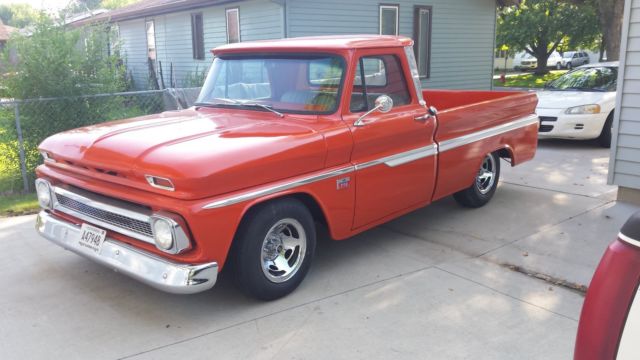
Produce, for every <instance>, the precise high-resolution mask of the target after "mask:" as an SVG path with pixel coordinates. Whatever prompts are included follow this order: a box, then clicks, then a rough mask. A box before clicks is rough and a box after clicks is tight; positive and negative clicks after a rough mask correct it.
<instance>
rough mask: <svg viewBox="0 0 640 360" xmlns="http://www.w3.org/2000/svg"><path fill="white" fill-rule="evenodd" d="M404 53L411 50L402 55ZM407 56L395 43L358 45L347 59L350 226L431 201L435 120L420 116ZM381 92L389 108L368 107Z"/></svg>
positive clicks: (422, 112) (422, 113)
mask: <svg viewBox="0 0 640 360" xmlns="http://www.w3.org/2000/svg"><path fill="white" fill-rule="evenodd" d="M407 54H410V55H411V56H410V58H409V59H408V60H407V57H406V56H407ZM411 62H412V64H413V66H415V60H413V53H412V50H411V49H410V48H408V51H407V53H406V54H405V50H404V49H403V48H401V47H398V48H389V49H382V50H381V49H362V50H359V51H357V53H356V57H355V59H354V63H353V64H351V65H352V66H351V67H350V68H351V69H354V68H355V72H353V73H352V75H351V76H350V79H348V81H347V82H346V86H347V88H346V89H347V91H350V92H351V96H350V99H349V101H350V104H349V106H346V107H344V108H345V110H344V112H343V119H344V120H345V121H346V122H347V124H348V125H349V126H350V127H351V131H352V134H353V139H354V148H353V153H352V157H351V161H352V163H353V164H354V165H355V167H356V172H355V178H356V181H355V185H356V210H355V214H354V222H353V228H354V229H357V228H359V227H362V226H365V225H367V224H371V223H374V222H376V221H381V220H384V219H385V218H386V217H389V216H391V215H394V214H398V213H400V212H403V211H407V210H410V209H413V208H415V207H418V206H424V205H426V204H427V203H429V202H430V201H431V196H432V194H433V189H434V184H435V176H436V156H435V155H436V152H437V151H436V148H435V146H434V140H433V139H434V132H435V127H436V123H435V119H434V118H430V117H427V116H425V114H426V113H427V111H426V108H425V106H424V105H423V102H422V94H421V92H420V90H419V89H420V85H419V84H415V83H414V81H416V82H417V81H419V79H418V76H417V70H416V72H415V74H416V76H415V77H414V76H412V72H411V70H410V65H409V64H410V63H411ZM383 95H386V96H388V97H390V98H391V100H392V101H393V106H392V107H391V109H390V111H388V112H381V111H377V110H373V111H372V109H374V107H375V106H376V99H377V98H379V97H380V96H383ZM369 111H371V112H370V113H368V112H369ZM354 124H355V125H354ZM358 125H359V126H358Z"/></svg>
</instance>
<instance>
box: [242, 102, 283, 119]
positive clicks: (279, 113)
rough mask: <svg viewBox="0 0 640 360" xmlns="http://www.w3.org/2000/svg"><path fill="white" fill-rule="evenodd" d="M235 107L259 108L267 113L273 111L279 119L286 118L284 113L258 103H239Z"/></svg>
mask: <svg viewBox="0 0 640 360" xmlns="http://www.w3.org/2000/svg"><path fill="white" fill-rule="evenodd" d="M234 105H237V106H247V107H259V108H262V109H265V110H267V111H271V112H272V113H274V114H276V115H278V117H281V118H282V117H284V114H283V113H281V112H280V111H278V110H275V109H274V108H273V107H272V106H269V105H264V104H258V103H246V102H238V103H236V104H234Z"/></svg>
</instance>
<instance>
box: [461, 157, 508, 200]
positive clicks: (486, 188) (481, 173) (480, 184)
mask: <svg viewBox="0 0 640 360" xmlns="http://www.w3.org/2000/svg"><path fill="white" fill-rule="evenodd" d="M499 179H500V157H499V156H498V155H497V154H496V153H491V154H487V156H485V158H484V159H483V161H482V165H481V166H480V169H478V174H477V175H476V178H475V180H474V181H473V184H472V185H471V186H470V187H468V188H467V189H465V190H462V191H459V192H457V193H455V194H453V198H454V199H456V201H457V202H458V203H459V204H460V205H462V206H465V207H470V208H479V207H482V206H484V205H486V204H487V203H488V202H489V201H490V200H491V198H492V197H493V194H494V193H495V192H496V189H497V188H498V180H499Z"/></svg>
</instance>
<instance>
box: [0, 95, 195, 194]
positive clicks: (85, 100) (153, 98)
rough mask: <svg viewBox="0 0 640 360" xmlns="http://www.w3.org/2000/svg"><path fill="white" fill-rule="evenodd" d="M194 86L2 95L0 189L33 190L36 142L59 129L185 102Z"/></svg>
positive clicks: (190, 100)
mask: <svg viewBox="0 0 640 360" xmlns="http://www.w3.org/2000/svg"><path fill="white" fill-rule="evenodd" d="M198 90H199V89H198V88H190V89H165V90H155V91H136V92H122V93H114V94H98V95H87V96H80V97H59V98H40V99H25V100H0V195H3V194H12V193H21V192H29V191H32V190H33V182H34V180H35V174H34V169H35V168H36V166H38V164H39V163H40V162H41V161H42V159H41V157H40V154H39V153H38V150H37V146H38V144H40V142H41V141H42V140H44V139H45V138H46V137H48V136H50V135H53V134H55V133H58V132H60V131H64V130H69V129H73V128H77V127H81V126H86V125H92V124H97V123H101V122H105V121H110V120H117V119H126V118H131V117H135V116H141V115H147V114H155V113H159V112H162V111H166V110H175V109H181V108H186V107H189V106H191V105H192V104H193V102H194V101H195V98H196V97H197V94H198Z"/></svg>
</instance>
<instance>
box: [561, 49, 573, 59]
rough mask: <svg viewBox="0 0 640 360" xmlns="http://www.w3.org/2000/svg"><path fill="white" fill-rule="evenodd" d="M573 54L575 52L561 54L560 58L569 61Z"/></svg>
mask: <svg viewBox="0 0 640 360" xmlns="http://www.w3.org/2000/svg"><path fill="white" fill-rule="evenodd" d="M573 54H575V51H567V52H565V53H564V54H562V57H563V58H565V59H570V58H572V57H573Z"/></svg>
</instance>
